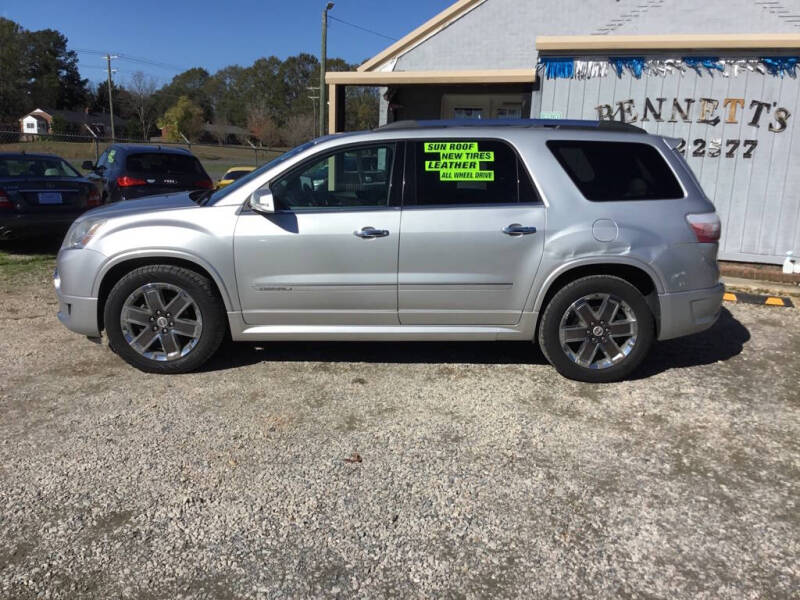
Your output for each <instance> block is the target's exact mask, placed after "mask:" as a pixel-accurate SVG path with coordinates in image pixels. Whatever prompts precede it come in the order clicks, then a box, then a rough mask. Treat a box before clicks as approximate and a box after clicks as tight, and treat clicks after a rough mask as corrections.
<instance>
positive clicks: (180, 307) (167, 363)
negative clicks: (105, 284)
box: [104, 265, 225, 374]
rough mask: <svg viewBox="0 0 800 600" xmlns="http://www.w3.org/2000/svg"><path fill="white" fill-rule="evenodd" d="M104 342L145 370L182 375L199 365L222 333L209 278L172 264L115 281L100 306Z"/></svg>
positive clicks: (221, 318)
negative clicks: (105, 333) (105, 339)
mask: <svg viewBox="0 0 800 600" xmlns="http://www.w3.org/2000/svg"><path fill="white" fill-rule="evenodd" d="M104 318H105V326H106V332H107V334H108V339H109V345H110V346H111V348H112V349H113V350H114V352H116V353H117V354H119V355H120V356H121V357H122V358H123V359H125V361H126V362H128V363H129V364H131V365H132V366H134V367H136V368H137V369H140V370H142V371H146V372H149V373H165V374H166V373H186V372H188V371H193V370H195V369H197V368H198V367H200V366H201V365H202V364H203V363H205V362H206V361H207V360H208V359H209V358H210V357H211V356H212V355H213V354H214V352H216V350H217V348H219V345H220V343H221V342H222V338H223V336H224V335H225V311H224V308H223V306H222V303H221V302H220V300H219V298H218V296H217V295H216V293H215V292H214V289H213V287H212V284H211V282H210V281H209V280H208V279H207V278H206V277H203V276H202V275H200V274H198V273H195V272H194V271H190V270H189V269H184V268H182V267H176V266H172V265H149V266H145V267H140V268H138V269H135V270H133V271H131V272H130V273H128V274H127V275H125V276H124V277H123V278H122V279H120V280H119V281H118V282H117V284H116V285H115V286H114V287H113V288H112V290H111V292H110V294H109V295H108V300H107V301H106V305H105V310H104Z"/></svg>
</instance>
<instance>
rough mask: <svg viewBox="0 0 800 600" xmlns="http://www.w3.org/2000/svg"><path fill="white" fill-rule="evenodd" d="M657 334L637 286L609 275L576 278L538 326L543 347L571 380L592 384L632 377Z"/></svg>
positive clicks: (546, 311) (560, 291) (543, 350)
mask: <svg viewBox="0 0 800 600" xmlns="http://www.w3.org/2000/svg"><path fill="white" fill-rule="evenodd" d="M654 336H655V327H654V322H653V314H652V312H651V311H650V308H649V307H648V306H647V302H646V301H645V299H644V296H642V294H641V292H639V290H638V289H636V287H634V286H633V285H631V284H630V283H628V282H627V281H625V280H624V279H620V278H619V277H613V276H611V275H593V276H589V277H582V278H580V279H577V280H575V281H573V282H571V283H569V284H567V285H566V286H564V287H563V288H561V289H560V290H559V291H558V292H556V294H555V295H554V296H553V298H552V299H551V300H550V302H549V303H548V305H547V307H546V308H545V310H544V314H543V315H542V320H541V323H540V326H539V344H540V346H541V348H542V352H543V353H544V355H545V357H546V358H547V360H548V361H550V363H551V364H552V365H553V366H554V367H555V368H556V370H557V371H558V372H559V373H561V374H562V375H564V376H565V377H568V378H570V379H575V380H577V381H587V382H591V383H600V382H609V381H618V380H620V379H623V378H625V377H626V376H628V375H629V374H630V373H631V372H632V371H633V370H634V369H635V368H636V367H638V366H639V364H640V363H641V362H642V360H643V359H644V357H645V356H646V355H647V352H648V350H649V349H650V346H651V345H652V343H653V338H654Z"/></svg>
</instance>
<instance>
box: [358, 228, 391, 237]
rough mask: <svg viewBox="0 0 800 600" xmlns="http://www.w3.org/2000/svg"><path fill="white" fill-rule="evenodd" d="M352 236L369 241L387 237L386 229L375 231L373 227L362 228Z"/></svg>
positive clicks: (387, 231)
mask: <svg viewBox="0 0 800 600" xmlns="http://www.w3.org/2000/svg"><path fill="white" fill-rule="evenodd" d="M353 235H355V236H357V237H360V238H365V239H370V238H379V237H386V236H387V235H389V230H388V229H375V228H374V227H362V228H361V231H354V232H353Z"/></svg>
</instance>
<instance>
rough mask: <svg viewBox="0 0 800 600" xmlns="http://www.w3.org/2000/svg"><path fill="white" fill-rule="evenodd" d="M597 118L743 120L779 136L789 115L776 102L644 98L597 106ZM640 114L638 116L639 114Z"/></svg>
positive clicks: (659, 121)
mask: <svg viewBox="0 0 800 600" xmlns="http://www.w3.org/2000/svg"><path fill="white" fill-rule="evenodd" d="M595 108H596V110H597V118H598V119H599V120H601V121H604V120H605V121H622V122H623V123H635V122H637V121H642V122H647V121H650V120H651V119H652V120H653V121H656V122H658V123H661V122H667V123H679V122H683V123H692V122H695V123H705V124H706V125H711V126H714V125H717V124H718V123H721V122H723V119H724V122H725V123H738V122H739V120H740V119H741V120H743V121H744V122H745V123H747V124H748V125H750V126H751V127H761V125H762V124H766V125H767V128H768V129H769V131H771V132H773V133H781V132H782V131H784V130H785V129H786V127H787V125H788V122H789V118H790V117H791V116H792V114H791V113H790V112H789V110H788V109H787V108H784V107H782V106H778V103H777V102H764V101H762V100H750V103H749V104H748V103H747V102H746V100H745V98H722V99H721V100H720V99H717V98H683V99H680V98H672V99H671V102H669V101H668V99H667V98H649V97H648V98H645V99H644V101H643V102H642V103H641V104H639V105H638V106H637V104H636V102H635V101H634V100H633V99H629V100H620V101H618V102H616V103H614V104H613V105H612V104H599V105H598V106H596V107H595ZM640 112H641V114H640Z"/></svg>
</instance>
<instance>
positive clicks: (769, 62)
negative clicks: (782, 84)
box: [760, 56, 800, 77]
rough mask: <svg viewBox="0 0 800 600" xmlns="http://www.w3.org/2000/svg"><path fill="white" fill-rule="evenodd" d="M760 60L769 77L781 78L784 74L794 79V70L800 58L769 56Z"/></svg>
mask: <svg viewBox="0 0 800 600" xmlns="http://www.w3.org/2000/svg"><path fill="white" fill-rule="evenodd" d="M760 60H761V63H762V64H763V65H764V66H765V67H766V68H767V71H769V74H770V75H780V76H781V77H783V75H784V74H787V75H789V76H790V77H796V73H795V70H796V69H797V64H798V61H800V58H799V57H797V56H770V57H765V58H762V59H760Z"/></svg>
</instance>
